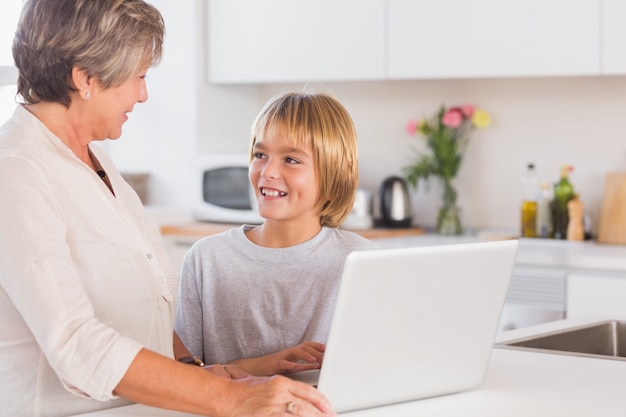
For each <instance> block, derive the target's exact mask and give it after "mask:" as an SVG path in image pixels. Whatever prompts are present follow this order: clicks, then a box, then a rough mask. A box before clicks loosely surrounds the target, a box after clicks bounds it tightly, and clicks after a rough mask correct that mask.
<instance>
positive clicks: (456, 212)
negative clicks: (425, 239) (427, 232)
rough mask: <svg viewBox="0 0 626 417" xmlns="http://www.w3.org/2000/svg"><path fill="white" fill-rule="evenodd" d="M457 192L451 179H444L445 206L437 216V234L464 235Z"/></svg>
mask: <svg viewBox="0 0 626 417" xmlns="http://www.w3.org/2000/svg"><path fill="white" fill-rule="evenodd" d="M456 197H457V192H456V190H455V189H454V186H453V185H452V180H451V179H446V178H444V179H443V205H442V206H441V208H440V209H439V215H438V216H437V234H440V235H448V236H454V235H460V234H463V226H462V225H461V216H460V212H461V210H460V208H459V207H458V206H457V205H456Z"/></svg>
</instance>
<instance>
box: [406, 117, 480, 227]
mask: <svg viewBox="0 0 626 417" xmlns="http://www.w3.org/2000/svg"><path fill="white" fill-rule="evenodd" d="M489 123H490V117H489V114H488V113H487V112H485V111H484V110H480V109H476V108H475V107H474V106H472V105H463V106H454V107H449V108H446V107H445V106H443V105H442V106H441V108H440V109H439V112H438V113H437V114H436V115H435V116H434V117H432V118H430V119H423V120H421V121H415V120H411V121H409V123H408V124H407V131H408V132H409V134H411V135H416V134H419V135H421V136H423V137H425V138H426V145H427V146H428V148H429V149H430V153H422V152H417V155H416V159H415V162H414V163H413V164H412V165H409V166H407V167H405V168H404V173H405V176H406V180H407V182H408V183H409V184H410V185H411V186H413V187H414V188H417V187H418V185H419V182H420V180H425V181H426V180H428V178H429V177H430V176H431V175H432V176H435V177H437V178H439V179H440V180H441V181H442V183H443V204H442V206H441V208H440V209H439V213H438V216H437V233H440V234H447V235H457V234H461V233H463V227H462V226H461V220H460V217H459V208H458V207H457V204H456V199H457V192H456V190H455V188H454V185H453V183H452V182H453V180H454V178H455V177H456V175H457V173H458V171H459V168H460V167H461V162H462V161H463V155H464V153H465V149H466V147H467V144H468V142H469V138H470V136H471V133H472V132H473V131H474V129H476V128H482V127H486V126H488V125H489Z"/></svg>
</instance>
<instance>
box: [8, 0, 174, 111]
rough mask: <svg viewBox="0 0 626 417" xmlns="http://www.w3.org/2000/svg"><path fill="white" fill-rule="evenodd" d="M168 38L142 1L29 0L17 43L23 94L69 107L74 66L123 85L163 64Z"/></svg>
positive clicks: (104, 83)
mask: <svg viewBox="0 0 626 417" xmlns="http://www.w3.org/2000/svg"><path fill="white" fill-rule="evenodd" d="M164 36H165V26H164V23H163V17H162V16H161V14H160V13H159V12H158V10H157V9H155V8H154V7H153V6H151V5H149V4H147V3H145V2H144V1H142V0H95V1H94V0H27V1H26V2H25V3H24V7H23V9H22V15H21V17H20V20H19V23H18V27H17V31H16V33H15V38H14V39H13V59H14V60H15V65H16V66H17V68H18V70H19V77H18V93H19V94H20V95H21V96H22V97H23V99H24V101H25V102H26V103H37V102H39V101H50V102H58V103H61V104H63V105H65V106H66V107H69V106H70V103H71V100H70V92H72V91H76V89H75V87H74V86H73V85H72V81H71V74H72V68H73V67H74V66H76V67H78V68H80V69H83V70H85V71H86V72H87V74H88V75H89V76H92V77H95V78H96V80H98V82H99V83H100V84H101V85H102V86H103V87H104V88H110V87H114V86H118V85H121V84H122V83H123V82H124V81H126V80H128V79H130V78H131V77H132V76H133V75H134V74H135V73H136V72H137V71H140V70H142V69H144V68H145V69H147V68H148V67H150V66H152V65H155V64H157V63H158V62H159V60H160V59H161V54H162V47H163V40H164Z"/></svg>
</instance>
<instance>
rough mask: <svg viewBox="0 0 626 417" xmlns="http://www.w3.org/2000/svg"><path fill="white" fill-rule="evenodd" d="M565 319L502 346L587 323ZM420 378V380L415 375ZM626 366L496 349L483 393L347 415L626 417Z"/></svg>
mask: <svg viewBox="0 0 626 417" xmlns="http://www.w3.org/2000/svg"><path fill="white" fill-rule="evenodd" d="M597 320H599V318H597V319H596V318H594V319H585V320H581V319H579V320H563V321H559V322H552V323H547V324H543V325H538V326H534V327H530V328H524V329H519V330H514V331H511V332H507V333H505V334H504V335H500V336H499V340H498V341H499V342H501V341H505V340H512V339H516V338H518V337H524V336H526V335H530V334H538V333H543V332H546V331H550V330H555V329H560V328H564V327H569V326H573V325H580V324H584V323H587V322H595V321H597ZM415 377H416V378H419V375H416V376H415ZM625 381H626V361H619V360H610V359H594V358H585V357H577V356H566V355H557V354H548V353H535V352H527V351H519V350H512V349H502V348H494V349H493V352H492V355H491V361H490V364H489V369H488V371H487V376H486V378H485V381H484V383H483V384H482V385H481V386H480V387H479V388H477V389H475V390H472V391H468V392H464V393H459V394H452V395H446V396H442V397H437V398H431V399H426V400H421V401H414V402H410V403H403V404H397V405H392V406H387V407H379V408H372V409H368V410H361V411H356V412H352V413H344V414H342V415H345V416H350V417H374V416H375V417H415V416H429V417H432V416H440V417H503V416H506V417H528V416H533V417H558V416H567V417H591V416H602V417H613V416H615V417H618V416H619V417H622V416H624V415H626V396H625V395H624V389H623V386H624V383H625ZM189 415H190V414H185V413H178V412H173V411H167V410H159V409H155V408H151V407H146V406H143V405H132V406H128V407H120V408H116V409H110V410H106V411H100V412H96V413H91V414H85V415H84V416H91V417H96V416H98V417H107V416H108V417H122V416H124V417H132V416H136V417H139V416H141V417H147V416H150V417H160V416H163V417H182V416H189Z"/></svg>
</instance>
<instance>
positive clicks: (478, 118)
mask: <svg viewBox="0 0 626 417" xmlns="http://www.w3.org/2000/svg"><path fill="white" fill-rule="evenodd" d="M490 123H491V116H489V113H487V112H486V111H484V110H476V111H475V112H474V114H473V115H472V124H473V125H474V126H476V127H478V128H481V127H487V126H489V124H490Z"/></svg>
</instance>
